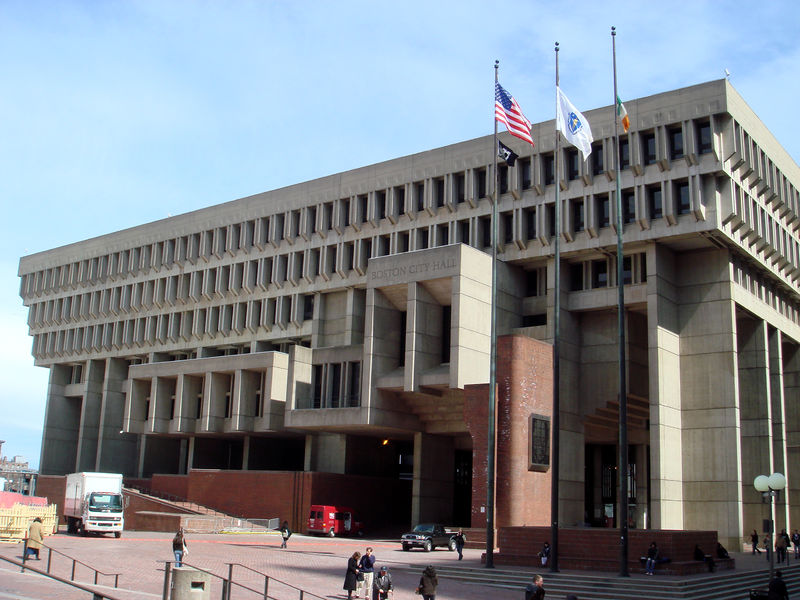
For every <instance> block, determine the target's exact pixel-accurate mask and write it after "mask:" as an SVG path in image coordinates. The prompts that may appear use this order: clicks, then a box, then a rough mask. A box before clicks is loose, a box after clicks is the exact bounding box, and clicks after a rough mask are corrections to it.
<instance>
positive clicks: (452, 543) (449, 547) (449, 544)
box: [447, 540, 456, 552]
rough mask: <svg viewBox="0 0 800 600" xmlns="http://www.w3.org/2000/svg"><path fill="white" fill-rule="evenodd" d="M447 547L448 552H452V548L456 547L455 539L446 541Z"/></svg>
mask: <svg viewBox="0 0 800 600" xmlns="http://www.w3.org/2000/svg"><path fill="white" fill-rule="evenodd" d="M447 549H448V550H450V552H452V551H453V550H455V549H456V541H455V540H450V541H449V542H448V543H447Z"/></svg>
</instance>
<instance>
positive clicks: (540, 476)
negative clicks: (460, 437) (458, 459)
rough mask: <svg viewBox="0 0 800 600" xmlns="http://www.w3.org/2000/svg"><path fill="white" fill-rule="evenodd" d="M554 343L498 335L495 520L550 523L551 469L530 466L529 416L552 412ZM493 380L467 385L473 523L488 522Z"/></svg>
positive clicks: (498, 524)
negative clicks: (488, 461)
mask: <svg viewBox="0 0 800 600" xmlns="http://www.w3.org/2000/svg"><path fill="white" fill-rule="evenodd" d="M552 354H553V348H552V346H551V345H550V344H546V343H544V342H540V341H538V340H534V339H531V338H528V337H524V336H517V335H509V336H501V337H499V338H498V340H497V411H496V425H497V429H496V430H497V434H496V463H495V464H496V465H497V467H496V472H495V473H496V481H497V483H496V489H495V494H496V499H495V525H496V527H504V526H511V525H546V524H547V523H549V521H550V481H551V478H550V470H549V469H548V470H547V471H544V472H538V471H529V470H528V457H529V452H528V436H529V428H528V423H529V417H530V415H531V414H532V413H535V414H538V415H543V416H550V415H551V414H552V403H553V358H552ZM488 395H489V386H488V385H474V386H467V387H466V389H465V403H464V418H465V421H466V423H467V427H468V429H469V432H470V434H471V435H472V440H473V454H472V456H473V458H472V471H473V473H472V523H471V525H472V527H485V526H486V513H485V512H484V511H482V510H481V509H482V508H483V507H485V505H486V469H487V444H488V401H489V396H488Z"/></svg>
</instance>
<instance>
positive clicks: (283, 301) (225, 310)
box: [33, 294, 314, 356]
mask: <svg viewBox="0 0 800 600" xmlns="http://www.w3.org/2000/svg"><path fill="white" fill-rule="evenodd" d="M313 314H314V295H313V294H306V295H303V296H301V295H292V296H278V297H277V298H267V299H264V300H250V301H247V302H237V303H235V304H223V305H220V306H210V307H206V308H196V309H193V310H186V311H179V312H173V313H164V314H160V315H152V316H147V317H145V316H143V317H138V318H134V319H126V320H120V321H113V322H108V323H99V324H96V325H87V326H85V327H75V328H69V329H60V330H57V331H50V332H45V333H37V334H34V336H33V354H34V356H54V355H61V354H80V353H82V352H87V351H102V350H111V349H120V348H135V347H138V346H142V345H152V344H167V343H171V342H173V343H174V342H179V341H188V340H190V339H192V338H195V339H201V338H203V337H205V336H213V337H215V336H217V335H222V336H228V335H237V334H238V335H241V334H243V333H245V332H247V331H251V332H255V331H257V330H259V329H262V328H266V329H267V330H271V329H273V328H274V327H278V328H281V329H285V328H287V327H289V326H290V325H292V326H295V327H301V326H302V324H303V323H304V322H306V321H311V319H312V318H313Z"/></svg>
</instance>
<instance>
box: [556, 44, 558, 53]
mask: <svg viewBox="0 0 800 600" xmlns="http://www.w3.org/2000/svg"><path fill="white" fill-rule="evenodd" d="M556 52H558V42H556Z"/></svg>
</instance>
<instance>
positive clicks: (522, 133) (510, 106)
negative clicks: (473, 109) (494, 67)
mask: <svg viewBox="0 0 800 600" xmlns="http://www.w3.org/2000/svg"><path fill="white" fill-rule="evenodd" d="M494 118H495V119H497V120H498V121H500V122H501V123H505V125H506V127H507V128H508V132H509V133H510V134H511V135H514V136H516V137H518V138H519V139H521V140H525V141H526V142H528V143H529V144H530V145H531V146H533V138H532V137H531V122H530V121H528V119H526V118H525V115H523V114H522V109H521V108H520V107H519V104H517V101H516V100H514V97H513V96H512V95H511V94H509V93H508V92H507V91H505V90H504V89H503V86H501V85H500V84H499V83H497V82H495V84H494Z"/></svg>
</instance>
